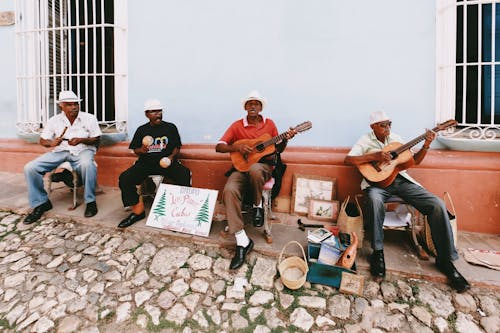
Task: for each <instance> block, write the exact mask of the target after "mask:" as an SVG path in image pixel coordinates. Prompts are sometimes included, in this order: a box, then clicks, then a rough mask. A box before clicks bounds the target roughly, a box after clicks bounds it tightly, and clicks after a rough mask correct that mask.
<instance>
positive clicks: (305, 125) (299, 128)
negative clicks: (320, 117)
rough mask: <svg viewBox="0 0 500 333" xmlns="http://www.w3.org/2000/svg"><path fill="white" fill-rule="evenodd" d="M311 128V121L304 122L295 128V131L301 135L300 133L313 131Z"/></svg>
mask: <svg viewBox="0 0 500 333" xmlns="http://www.w3.org/2000/svg"><path fill="white" fill-rule="evenodd" d="M311 128H312V123H311V122H310V121H304V122H303V123H301V124H298V125H297V126H295V127H294V128H293V129H294V131H296V132H297V133H300V132H304V131H307V130H308V129H311Z"/></svg>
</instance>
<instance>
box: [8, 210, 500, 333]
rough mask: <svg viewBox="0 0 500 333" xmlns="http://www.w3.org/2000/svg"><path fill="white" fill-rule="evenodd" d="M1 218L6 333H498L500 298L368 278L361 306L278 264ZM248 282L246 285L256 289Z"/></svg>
mask: <svg viewBox="0 0 500 333" xmlns="http://www.w3.org/2000/svg"><path fill="white" fill-rule="evenodd" d="M21 220H22V217H21V216H19V215H17V214H14V213H11V212H6V211H4V212H0V221H1V222H0V273H1V276H0V329H1V330H3V331H4V332H61V333H63V332H87V333H91V332H92V333H93V332H301V331H308V332H387V331H389V332H453V331H456V332H464V333H473V332H499V327H500V319H499V318H500V315H499V314H500V310H499V298H498V296H497V295H496V294H495V291H494V290H488V289H480V288H472V289H471V290H470V291H469V292H467V293H465V294H456V293H454V292H453V291H452V290H451V289H450V288H449V287H448V286H446V285H444V284H436V283H429V282H426V281H419V280H403V279H398V278H397V277H392V278H388V279H386V280H385V281H382V282H375V281H373V280H371V279H370V278H369V277H368V276H367V277H366V279H365V287H364V294H363V296H362V297H354V296H351V295H345V294H341V293H339V292H338V290H337V289H335V288H331V287H328V286H323V285H311V284H309V283H306V285H305V286H304V287H302V288H301V289H299V290H296V291H291V290H288V289H287V288H284V287H283V285H282V283H281V281H280V279H279V277H278V276H277V271H276V258H270V257H264V256H261V255H259V254H256V253H255V252H254V253H251V254H250V255H249V257H248V259H247V262H248V264H245V265H244V266H243V267H242V268H240V269H239V270H238V271H237V272H233V273H232V272H229V271H228V269H227V267H228V266H229V261H230V258H231V255H232V253H231V252H230V251H227V250H225V249H221V248H217V247H210V246H208V245H195V244H192V243H190V244H181V243H179V242H178V241H176V240H172V239H170V238H169V237H165V236H163V237H159V236H158V235H156V234H139V233H137V232H131V231H128V230H127V231H125V232H122V231H119V230H116V229H103V228H102V227H93V226H88V225H81V224H76V223H74V222H72V221H62V220H56V219H53V218H48V219H45V220H42V221H41V222H40V223H37V224H34V225H31V226H25V225H24V224H23V223H22V222H21ZM245 282H246V283H245Z"/></svg>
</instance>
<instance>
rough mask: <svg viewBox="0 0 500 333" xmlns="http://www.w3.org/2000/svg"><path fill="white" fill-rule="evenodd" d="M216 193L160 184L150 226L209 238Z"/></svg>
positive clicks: (150, 215) (149, 219) (150, 213)
mask: <svg viewBox="0 0 500 333" xmlns="http://www.w3.org/2000/svg"><path fill="white" fill-rule="evenodd" d="M217 192H218V191H216V190H208V189H202V188H195V187H186V186H177V185H171V184H160V187H159V188H158V190H157V191H156V196H155V200H154V201H153V205H152V206H151V211H150V212H149V216H148V220H147V222H146V225H148V226H150V227H155V228H161V229H167V230H172V231H177V232H182V233H187V234H192V235H197V236H204V237H208V234H209V233H210V227H211V226H212V216H213V214H214V208H215V201H216V200H217Z"/></svg>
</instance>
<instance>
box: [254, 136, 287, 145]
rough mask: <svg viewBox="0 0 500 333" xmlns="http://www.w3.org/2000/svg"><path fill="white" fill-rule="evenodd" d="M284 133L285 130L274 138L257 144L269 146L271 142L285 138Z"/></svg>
mask: <svg viewBox="0 0 500 333" xmlns="http://www.w3.org/2000/svg"><path fill="white" fill-rule="evenodd" d="M286 134H287V132H285V133H281V134H280V135H277V136H275V137H274V138H271V139H269V140H267V141H264V142H262V143H259V146H263V147H264V148H265V147H267V146H270V145H272V144H275V143H276V142H278V141H281V140H283V139H285V138H286Z"/></svg>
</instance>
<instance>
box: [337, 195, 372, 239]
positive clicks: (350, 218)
mask: <svg viewBox="0 0 500 333" xmlns="http://www.w3.org/2000/svg"><path fill="white" fill-rule="evenodd" d="M354 201H355V203H352V202H349V196H347V198H345V200H344V202H343V203H342V205H341V206H340V212H339V217H338V218H337V226H338V227H339V230H340V232H342V233H346V234H351V232H353V231H354V232H355V233H356V235H357V236H358V240H359V242H358V249H359V248H361V247H363V238H364V234H365V233H364V228H363V212H362V210H361V206H360V204H359V201H358V198H356V196H355V197H354Z"/></svg>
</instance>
